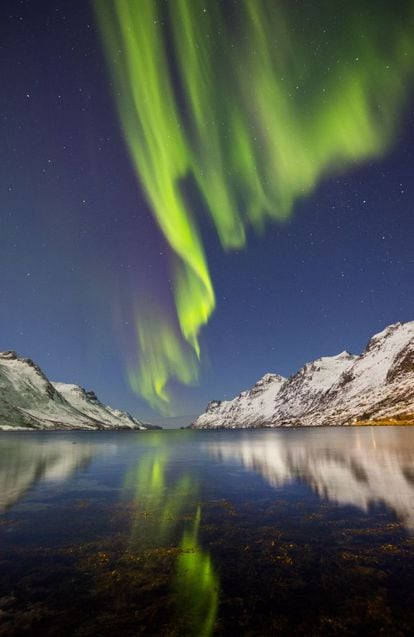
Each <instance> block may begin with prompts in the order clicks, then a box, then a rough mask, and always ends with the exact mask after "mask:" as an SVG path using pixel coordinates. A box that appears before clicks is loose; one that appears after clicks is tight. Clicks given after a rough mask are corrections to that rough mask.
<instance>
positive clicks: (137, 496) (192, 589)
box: [124, 436, 219, 637]
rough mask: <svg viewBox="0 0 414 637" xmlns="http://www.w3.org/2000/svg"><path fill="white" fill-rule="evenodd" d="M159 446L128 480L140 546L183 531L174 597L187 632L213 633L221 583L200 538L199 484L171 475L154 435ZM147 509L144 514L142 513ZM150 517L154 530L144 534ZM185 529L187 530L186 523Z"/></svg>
mask: <svg viewBox="0 0 414 637" xmlns="http://www.w3.org/2000/svg"><path fill="white" fill-rule="evenodd" d="M152 440H153V441H154V445H155V448H154V450H151V451H149V452H148V454H146V455H145V456H144V457H142V458H141V459H140V460H139V462H138V464H137V466H136V468H135V469H133V470H131V471H129V473H128V474H127V477H126V480H125V485H124V486H125V489H126V491H127V492H130V491H131V490H132V492H133V497H134V500H135V502H136V504H137V506H138V513H137V515H136V517H135V520H134V522H133V525H132V529H131V544H132V545H133V546H134V547H135V548H139V547H140V544H141V543H142V544H143V545H145V544H147V543H150V544H151V545H153V546H154V547H157V548H158V547H159V546H169V545H170V543H171V541H173V539H174V537H175V536H177V533H178V534H180V533H181V535H182V539H181V542H180V544H179V550H180V552H179V555H178V557H177V558H176V569H175V575H174V578H173V581H172V593H173V595H172V599H173V600H174V605H175V607H176V611H177V613H178V614H179V622H180V626H182V625H185V626H186V629H185V634H188V635H194V637H209V635H211V634H212V632H213V628H214V624H215V621H216V617H217V611H218V601H219V581H218V577H217V575H216V573H215V571H214V567H213V563H212V560H211V558H210V555H209V554H208V553H207V552H205V551H204V550H203V549H202V547H201V545H200V540H199V535H200V524H201V507H200V505H199V504H198V503H197V498H198V483H197V481H195V480H194V478H193V477H192V476H191V475H190V474H189V473H183V474H181V475H179V476H178V477H177V478H176V479H171V478H170V479H167V470H168V460H169V453H168V450H167V449H166V448H165V447H163V445H162V442H160V437H159V436H158V437H157V436H154V437H153V438H152ZM143 509H144V510H145V516H144V517H143V516H142V515H140V513H141V512H142V510H143ZM145 520H147V523H148V524H149V527H150V532H149V534H148V535H147V534H146V533H145ZM183 526H184V530H183V531H182V530H181V529H182V527H183Z"/></svg>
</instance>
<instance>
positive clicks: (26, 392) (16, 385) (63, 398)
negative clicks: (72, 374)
mask: <svg viewBox="0 0 414 637" xmlns="http://www.w3.org/2000/svg"><path fill="white" fill-rule="evenodd" d="M116 428H122V429H127V428H128V429H147V428H152V427H151V425H144V424H143V423H142V422H140V421H139V420H137V419H136V418H133V416H131V415H130V414H128V413H127V412H125V411H118V410H116V409H113V408H112V407H108V406H107V405H103V404H102V403H101V402H99V400H98V399H97V397H96V396H95V394H94V393H93V392H86V391H85V390H84V389H82V387H78V386H77V385H68V384H65V383H51V382H50V381H49V380H48V379H47V378H46V376H45V374H44V373H43V372H42V370H41V369H40V367H38V365H36V364H35V363H33V361H32V360H30V359H29V358H19V357H18V356H17V355H16V353H15V352H11V351H9V352H0V430H15V429H116Z"/></svg>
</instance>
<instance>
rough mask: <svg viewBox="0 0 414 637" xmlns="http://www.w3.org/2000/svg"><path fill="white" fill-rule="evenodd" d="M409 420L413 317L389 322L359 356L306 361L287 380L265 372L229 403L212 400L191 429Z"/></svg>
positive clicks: (413, 386) (413, 402) (413, 398)
mask: <svg viewBox="0 0 414 637" xmlns="http://www.w3.org/2000/svg"><path fill="white" fill-rule="evenodd" d="M383 421H387V422H388V421H390V422H392V421H397V422H400V421H401V422H410V423H411V422H412V423H414V321H411V322H409V323H405V324H401V323H396V324H394V325H390V326H388V327H387V328H386V329H385V330H383V331H382V332H380V333H379V334H376V335H375V336H373V337H372V338H371V339H370V341H369V343H368V345H367V347H366V348H365V350H364V352H363V353H362V354H361V355H360V356H353V355H352V354H349V353H348V352H342V353H341V354H338V355H337V356H331V357H322V358H319V359H317V360H316V361H313V362H312V363H307V364H306V365H305V366H304V367H302V369H301V370H299V371H298V372H297V373H296V374H294V375H293V376H291V377H290V378H288V379H282V377H280V376H277V375H274V374H266V375H265V376H264V377H263V378H262V379H261V380H259V381H258V383H256V385H255V386H254V387H253V389H251V390H250V391H247V392H242V393H241V394H240V395H239V396H237V397H236V398H234V399H233V400H230V401H212V402H210V403H209V405H208V407H207V410H206V411H205V413H204V414H201V416H199V417H198V418H197V419H196V420H195V422H194V423H193V425H192V427H193V428H196V429H197V428H214V427H230V428H237V427H258V426H268V427H278V426H300V425H302V426H309V425H349V424H352V423H355V422H364V423H370V422H372V423H375V422H383Z"/></svg>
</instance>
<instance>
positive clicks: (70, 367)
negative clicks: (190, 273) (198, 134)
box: [0, 0, 414, 419]
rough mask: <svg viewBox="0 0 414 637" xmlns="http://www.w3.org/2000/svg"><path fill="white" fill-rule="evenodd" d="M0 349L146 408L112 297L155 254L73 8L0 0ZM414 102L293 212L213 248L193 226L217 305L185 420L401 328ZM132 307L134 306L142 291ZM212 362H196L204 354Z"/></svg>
mask: <svg viewBox="0 0 414 637" xmlns="http://www.w3.org/2000/svg"><path fill="white" fill-rule="evenodd" d="M1 12H2V20H1V40H0V41H1V43H2V44H1V72H2V78H3V80H2V85H3V90H2V94H1V97H0V104H1V105H0V116H1V124H2V140H3V141H2V146H1V151H0V152H1V165H2V171H1V176H0V180H1V184H0V185H1V193H2V212H1V218H2V223H1V234H0V241H1V252H0V254H1V269H2V277H1V283H0V303H1V315H0V322H1V324H0V335H1V342H0V347H1V349H15V350H16V351H17V352H18V353H19V354H20V355H24V356H29V357H31V358H33V359H34V360H35V361H36V362H37V363H38V364H39V365H40V366H41V367H42V369H43V370H44V371H45V373H46V374H47V375H48V376H49V378H51V379H55V380H60V381H67V382H75V383H78V384H81V385H83V386H85V387H86V388H93V389H94V390H95V391H96V392H97V394H98V395H99V397H100V398H101V400H103V401H105V402H108V403H109V404H112V405H113V406H115V407H120V408H127V409H129V410H130V411H132V412H133V413H134V414H136V415H138V416H140V417H144V418H149V419H150V418H152V417H154V414H153V413H152V412H151V410H150V409H149V408H148V407H147V405H146V404H145V403H144V402H143V401H142V400H141V399H140V398H139V397H137V396H135V395H134V394H133V393H132V392H131V390H130V389H129V387H128V384H127V382H126V379H125V366H124V363H125V349H126V348H127V347H128V344H126V343H125V340H124V329H123V327H124V326H123V322H124V317H122V316H120V314H119V310H118V307H119V303H118V301H119V299H125V298H128V297H130V296H131V297H133V296H134V289H135V288H134V284H135V281H137V280H139V281H140V285H142V284H143V281H145V280H146V281H147V283H146V285H147V286H148V287H149V288H150V287H151V286H155V285H159V281H160V280H162V275H163V272H164V269H165V267H166V266H165V262H164V260H163V259H164V257H165V246H164V243H163V239H162V238H161V237H160V234H159V232H158V230H157V228H156V227H155V224H154V222H153V221H152V217H151V215H150V212H149V210H148V207H147V205H146V204H145V201H144V198H143V196H142V194H140V190H139V186H138V184H137V180H136V177H135V175H134V173H133V170H132V168H131V165H130V161H129V158H128V155H127V152H126V150H125V146H124V142H123V139H122V136H121V132H120V128H119V124H118V120H117V115H116V111H115V108H114V104H113V100H112V96H111V87H110V82H109V77H108V74H107V70H106V67H105V62H104V58H103V55H102V51H101V48H100V44H99V41H98V36H97V33H96V29H95V26H94V22H93V18H92V15H91V12H90V9H89V7H88V4H87V3H86V2H85V3H84V2H72V1H68V2H63V1H59V2H57V1H55V2H52V1H47V0H44V1H43V2H42V3H38V2H30V1H24V2H16V1H13V2H7V1H4V2H3V3H2V8H1ZM413 138H414V113H413V101H411V106H410V107H408V108H406V110H405V112H404V114H403V116H402V118H401V123H400V133H399V138H398V139H397V140H396V143H395V144H394V147H393V148H392V149H391V151H390V152H389V153H388V154H387V156H386V157H385V158H383V159H381V160H379V161H376V162H372V163H369V164H365V165H362V166H361V165H356V166H355V168H354V169H353V170H349V171H348V172H347V173H346V174H341V175H340V176H338V177H336V178H335V177H334V178H329V179H327V180H325V181H324V182H323V183H322V184H321V185H320V186H319V188H318V189H317V190H316V192H315V193H314V194H313V196H311V197H308V198H306V199H304V200H303V201H301V202H299V203H298V204H297V205H296V207H295V213H294V215H293V217H292V219H291V220H290V221H288V222H286V223H284V224H283V225H277V224H276V225H273V226H270V225H269V226H268V227H267V228H266V230H265V233H264V235H263V236H261V237H258V236H254V235H253V233H252V234H251V236H250V237H249V241H248V245H247V248H246V249H245V250H243V251H240V252H233V253H224V252H223V251H222V248H221V247H220V245H219V243H218V241H217V238H216V235H215V233H214V231H213V230H212V229H211V230H210V229H209V228H208V227H206V228H204V235H205V236H204V238H205V245H206V246H207V256H208V260H209V264H210V269H211V274H212V279H213V281H214V282H215V289H216V295H217V309H216V311H215V313H214V315H213V318H212V320H211V322H210V323H209V325H208V326H207V327H206V329H205V330H204V331H203V335H202V342H203V345H204V348H205V351H206V354H207V356H205V360H204V365H203V371H202V378H201V383H200V386H199V387H197V388H194V389H184V388H182V389H179V390H178V392H179V394H180V396H181V398H182V402H183V408H182V409H183V413H191V414H195V413H197V412H199V411H201V410H202V409H203V408H204V407H205V405H206V403H207V402H208V401H209V400H210V399H211V398H228V397H232V396H233V395H234V394H236V393H238V392H239V391H240V390H242V389H244V388H247V387H249V386H251V385H252V384H253V383H254V382H255V381H256V380H257V378H259V377H260V376H261V375H263V374H264V373H265V372H267V371H273V372H279V373H281V374H283V375H289V374H291V373H293V372H294V371H296V370H297V369H298V368H299V367H300V366H301V365H303V363H305V362H306V361H308V360H312V359H314V358H316V357H318V356H321V355H330V354H336V353H338V352H339V351H341V350H343V349H347V350H350V351H352V352H355V353H357V352H360V351H361V349H362V348H363V347H364V346H365V344H366V341H367V340H368V338H369V337H370V336H371V335H372V334H373V333H375V332H376V331H379V330H381V329H382V328H383V327H384V326H385V325H387V324H389V323H392V322H396V321H408V320H412V319H414V295H413V281H414V250H413V234H414V216H413V210H414V189H413V185H412V181H413V168H414V162H413V152H412V148H413ZM139 303H145V298H142V297H141V298H140V299H139ZM207 359H208V360H207Z"/></svg>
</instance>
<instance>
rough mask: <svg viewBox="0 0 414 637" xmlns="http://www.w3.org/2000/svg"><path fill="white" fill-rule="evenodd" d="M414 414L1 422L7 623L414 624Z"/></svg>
mask: <svg viewBox="0 0 414 637" xmlns="http://www.w3.org/2000/svg"><path fill="white" fill-rule="evenodd" d="M413 478H414V429H410V428H408V427H405V428H403V427H388V428H386V427H375V428H373V427H372V428H371V427H366V428H357V427H349V428H332V429H329V428H308V429H306V428H304V429H279V430H257V431H169V432H168V431H165V432H144V433H134V432H128V433H120V432H90V433H89V432H85V433H83V432H73V433H72V432H68V433H64V434H57V433H54V434H52V433H41V432H38V433H33V434H32V433H30V434H29V433H27V434H26V433H25V434H15V433H13V434H9V433H6V434H3V435H0V637H33V636H37V635H39V636H41V637H49V636H50V637H54V636H55V635H61V634H62V635H68V636H71V637H72V636H73V637H96V636H97V635H99V637H113V635H117V636H118V637H132V636H133V637H137V636H140V635H142V636H145V637H146V635H151V636H154V637H181V636H186V637H210V636H213V635H214V636H215V637H216V636H217V637H234V635H240V636H244V635H251V636H253V637H254V636H256V635H258V636H260V637H267V636H269V637H270V636H271V637H274V635H279V636H282V637H285V636H286V637H291V636H292V635H294V636H295V637H322V636H326V637H334V636H337V635H343V636H344V637H345V636H347V637H349V636H352V635H364V637H377V635H379V634H383V635H387V637H411V635H412V634H414V595H413V590H414V536H413V534H412V531H413V530H414V479H413Z"/></svg>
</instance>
